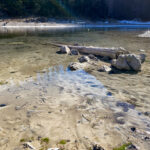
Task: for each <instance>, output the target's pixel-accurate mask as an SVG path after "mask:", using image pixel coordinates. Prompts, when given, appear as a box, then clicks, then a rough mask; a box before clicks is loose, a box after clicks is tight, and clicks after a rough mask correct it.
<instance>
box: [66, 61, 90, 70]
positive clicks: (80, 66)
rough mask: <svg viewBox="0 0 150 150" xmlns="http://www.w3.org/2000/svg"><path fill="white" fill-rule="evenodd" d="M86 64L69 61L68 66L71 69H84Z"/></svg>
mask: <svg viewBox="0 0 150 150" xmlns="http://www.w3.org/2000/svg"><path fill="white" fill-rule="evenodd" d="M87 66H88V64H87V63H79V62H74V63H71V64H70V65H69V66H68V68H69V69H70V70H72V71H74V70H78V69H85V68H86V67H87Z"/></svg>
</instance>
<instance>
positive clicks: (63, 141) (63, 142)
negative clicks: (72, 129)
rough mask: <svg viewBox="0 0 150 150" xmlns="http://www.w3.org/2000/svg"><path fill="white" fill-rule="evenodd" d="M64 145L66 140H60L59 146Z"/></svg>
mask: <svg viewBox="0 0 150 150" xmlns="http://www.w3.org/2000/svg"><path fill="white" fill-rule="evenodd" d="M66 143H67V141H66V140H61V141H60V142H59V144H61V145H65V144H66Z"/></svg>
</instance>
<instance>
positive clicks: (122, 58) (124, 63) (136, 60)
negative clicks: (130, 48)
mask: <svg viewBox="0 0 150 150" xmlns="http://www.w3.org/2000/svg"><path fill="white" fill-rule="evenodd" d="M143 61H144V56H143V55H135V54H123V55H119V57H118V59H114V60H112V63H111V64H112V66H113V67H116V68H117V69H120V70H133V71H140V70H141V63H142V62H143Z"/></svg>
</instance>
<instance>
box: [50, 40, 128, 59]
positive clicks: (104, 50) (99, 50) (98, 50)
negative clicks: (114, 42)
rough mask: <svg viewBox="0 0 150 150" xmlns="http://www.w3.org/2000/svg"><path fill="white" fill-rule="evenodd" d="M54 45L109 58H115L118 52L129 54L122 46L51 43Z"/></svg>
mask: <svg viewBox="0 0 150 150" xmlns="http://www.w3.org/2000/svg"><path fill="white" fill-rule="evenodd" d="M51 44H52V45H54V46H57V47H64V46H67V47H69V48H70V49H75V50H78V51H79V52H80V53H86V54H93V55H97V56H102V57H105V56H106V57H109V58H111V59H116V58H118V56H119V55H120V54H129V52H128V51H127V50H125V49H124V48H122V47H118V48H115V47H111V48H108V47H93V46H74V45H62V44H55V43H51Z"/></svg>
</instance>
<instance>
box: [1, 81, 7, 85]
mask: <svg viewBox="0 0 150 150" xmlns="http://www.w3.org/2000/svg"><path fill="white" fill-rule="evenodd" d="M7 83H8V82H6V81H0V85H4V84H7Z"/></svg>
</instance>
